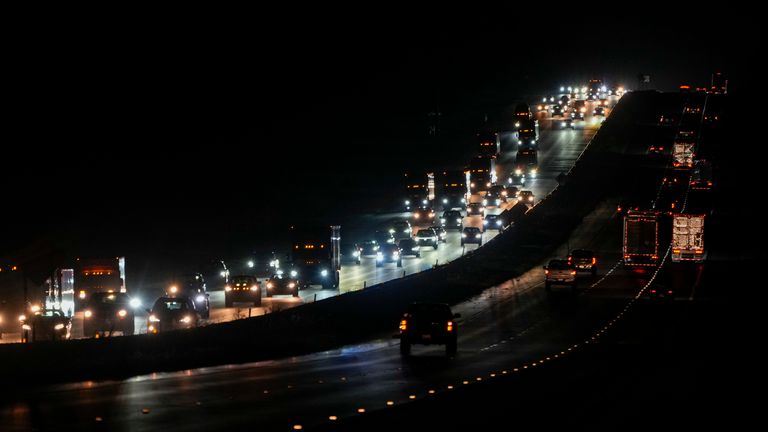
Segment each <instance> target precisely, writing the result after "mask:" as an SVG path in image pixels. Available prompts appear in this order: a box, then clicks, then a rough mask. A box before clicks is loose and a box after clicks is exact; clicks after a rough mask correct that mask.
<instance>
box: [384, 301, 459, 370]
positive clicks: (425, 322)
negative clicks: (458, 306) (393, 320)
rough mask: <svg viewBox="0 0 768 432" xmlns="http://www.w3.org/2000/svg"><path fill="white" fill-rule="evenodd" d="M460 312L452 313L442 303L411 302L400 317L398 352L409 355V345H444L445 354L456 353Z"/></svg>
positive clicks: (453, 354) (451, 354) (450, 355)
mask: <svg viewBox="0 0 768 432" xmlns="http://www.w3.org/2000/svg"><path fill="white" fill-rule="evenodd" d="M457 318H461V314H458V313H453V312H452V311H451V308H450V307H449V306H448V305H447V304H444V303H412V304H411V305H409V306H408V309H406V311H405V313H404V314H403V316H402V318H401V319H400V333H399V335H398V336H399V338H400V354H402V355H403V356H409V355H411V347H412V346H413V345H415V344H421V345H445V354H446V355H447V356H449V357H452V356H455V355H456V349H457V342H458V336H457V327H458V326H457V324H456V321H455V320H456V319H457Z"/></svg>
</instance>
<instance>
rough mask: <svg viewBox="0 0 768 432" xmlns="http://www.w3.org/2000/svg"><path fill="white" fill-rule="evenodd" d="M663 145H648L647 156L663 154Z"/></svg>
mask: <svg viewBox="0 0 768 432" xmlns="http://www.w3.org/2000/svg"><path fill="white" fill-rule="evenodd" d="M664 148H665V147H664V144H653V143H652V144H648V154H663V153H664Z"/></svg>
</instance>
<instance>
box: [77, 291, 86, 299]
mask: <svg viewBox="0 0 768 432" xmlns="http://www.w3.org/2000/svg"><path fill="white" fill-rule="evenodd" d="M77 296H78V297H80V298H81V299H84V298H85V291H83V290H80V292H79V293H78V294H77Z"/></svg>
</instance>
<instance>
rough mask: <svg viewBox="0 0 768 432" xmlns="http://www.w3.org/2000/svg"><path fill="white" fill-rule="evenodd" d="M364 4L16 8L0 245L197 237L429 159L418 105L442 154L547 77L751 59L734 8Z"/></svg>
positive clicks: (683, 74)
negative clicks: (35, 11)
mask: <svg viewBox="0 0 768 432" xmlns="http://www.w3.org/2000/svg"><path fill="white" fill-rule="evenodd" d="M379 7H380V8H381V9H376V8H371V9H368V10H362V9H361V10H356V11H355V10H349V9H346V8H344V9H333V8H329V7H328V6H326V5H322V6H316V7H315V9H314V10H309V9H306V8H304V7H301V8H300V7H298V6H296V8H291V10H283V11H276V10H263V11H248V12H244V11H240V12H238V11H230V12H229V14H220V13H216V14H214V13H210V11H206V10H199V11H194V12H190V11H184V13H182V12H181V11H177V10H174V11H171V12H165V11H163V13H160V12H159V11H152V12H151V13H146V14H144V13H136V14H135V15H134V14H133V13H132V14H125V13H105V14H104V16H103V17H102V18H103V19H102V20H101V21H99V22H98V24H95V21H93V20H92V19H85V18H80V19H73V20H59V19H56V17H48V18H47V19H42V18H40V19H38V18H39V17H36V16H32V17H28V21H27V20H25V21H24V25H22V26H21V27H22V29H23V30H21V31H19V32H18V33H16V34H14V37H13V38H12V41H11V43H10V45H11V49H10V52H9V53H8V55H7V61H5V62H4V63H5V65H6V67H5V69H6V73H7V74H6V78H5V81H6V92H4V93H6V97H5V98H4V99H5V102H6V104H5V105H6V107H7V108H9V111H10V112H9V115H8V117H7V118H6V121H5V122H4V124H5V125H6V128H4V129H5V130H4V135H5V137H4V139H3V144H2V153H3V156H2V159H1V162H0V163H1V164H2V169H1V170H0V181H2V190H3V191H4V198H3V210H4V214H3V216H2V217H3V219H4V220H3V222H4V223H3V224H2V228H0V238H2V241H0V247H3V248H4V250H0V256H2V255H3V254H4V253H6V252H7V251H9V250H12V245H17V244H20V243H24V242H25V241H27V240H28V239H30V238H34V237H43V238H48V237H49V236H50V235H51V234H52V233H53V234H57V235H58V234H61V233H64V232H66V233H67V235H69V236H70V238H71V237H78V238H83V237H89V238H95V239H103V238H109V236H110V235H112V234H110V233H111V232H113V230H118V231H120V233H121V235H122V236H124V237H126V238H135V234H136V233H141V234H142V235H154V234H153V233H157V232H166V231H167V229H172V228H176V229H178V230H179V231H180V232H179V233H177V234H178V235H185V233H188V232H190V230H192V231H197V233H198V234H199V235H202V236H204V235H205V232H206V231H207V230H210V228H208V227H207V226H208V225H206V224H203V223H201V221H207V222H210V225H216V226H221V223H222V221H225V220H228V218H227V217H226V215H227V214H228V213H229V212H234V213H238V214H242V213H244V212H249V213H250V214H254V215H259V217H261V218H262V219H263V220H264V221H267V222H269V221H270V218H269V216H268V215H269V214H270V212H271V211H272V210H273V209H274V210H275V211H277V210H276V209H277V207H282V206H283V204H285V202H286V201H287V200H288V198H289V197H293V196H304V197H314V198H316V201H318V202H319V201H322V202H324V203H325V204H326V205H327V207H328V208H334V207H335V206H336V204H335V202H334V199H335V198H334V196H335V194H334V192H335V191H336V190H337V189H338V188H347V189H348V190H352V191H355V192H356V191H358V190H359V189H360V188H361V187H364V186H365V185H366V184H371V185H374V184H376V182H377V181H380V182H383V181H385V180H383V179H386V178H388V177H387V174H388V173H399V172H400V171H402V170H403V169H404V168H405V167H409V166H423V165H424V164H429V163H430V160H431V158H432V157H433V156H434V155H435V151H436V148H435V146H434V144H429V143H427V142H426V141H427V138H426V136H425V134H424V131H425V130H426V113H428V112H429V111H430V110H432V109H434V107H435V106H437V105H439V106H440V109H441V111H443V112H444V113H445V116H446V117H447V118H452V119H454V120H455V124H456V129H455V133H453V134H452V135H450V134H449V135H450V136H446V137H445V142H444V143H443V145H445V146H446V148H445V151H447V152H451V151H457V152H458V151H459V150H457V148H458V147H457V146H462V145H463V144H464V143H463V142H462V140H463V139H465V134H466V133H467V131H471V130H473V129H474V128H477V127H479V124H480V118H481V117H482V113H483V112H488V111H493V110H495V109H498V108H499V107H501V106H503V105H504V104H508V103H510V102H511V101H514V100H516V99H518V98H525V97H527V96H533V95H538V94H541V93H542V92H549V91H550V89H553V88H554V87H555V86H558V85H559V84H561V83H564V82H567V81H566V80H573V79H579V80H586V79H588V78H591V77H600V78H603V79H604V80H606V81H608V82H611V81H614V80H621V81H623V82H625V83H626V84H627V85H628V86H629V87H632V86H633V85H634V82H633V80H634V79H635V77H636V75H637V74H638V73H640V72H643V73H649V74H651V76H652V79H653V86H654V87H655V88H659V89H665V90H666V89H672V88H674V87H675V86H676V85H677V84H679V83H680V82H682V81H690V82H694V83H698V82H701V83H705V81H706V80H707V78H708V76H709V73H710V71H712V70H713V69H724V70H725V71H726V72H730V73H731V75H730V76H731V77H732V78H731V81H732V88H734V89H737V88H738V87H739V79H738V78H739V74H741V73H743V72H744V71H745V70H747V69H748V68H747V66H748V65H749V64H750V62H751V58H752V57H753V55H757V54H758V51H756V50H755V51H752V47H754V46H756V43H755V41H756V40H757V35H758V33H759V31H758V30H757V28H756V27H755V26H753V25H752V23H753V22H754V21H753V20H752V19H751V18H747V17H740V16H738V14H736V15H729V14H728V13H725V14H718V18H719V21H713V19H714V18H715V17H712V16H710V17H703V18H705V19H700V18H696V19H687V20H680V19H672V18H671V17H668V18H666V19H664V20H662V21H660V20H658V19H656V18H654V19H651V18H648V19H646V18H643V17H637V16H632V17H629V18H626V17H625V18H617V17H608V16H601V17H594V19H593V20H592V22H589V21H588V20H587V19H586V18H583V19H576V18H568V17H567V15H569V14H567V13H564V14H557V13H550V12H548V11H547V12H546V13H543V12H541V11H525V10H518V9H512V8H510V9H504V10H493V11H491V10H484V11H476V10H467V9H461V10H455V11H450V12H445V11H442V12H440V11H435V10H429V11H425V10H419V11H417V10H412V9H407V10H403V9H397V10H395V9H385V6H384V5H381V6H379ZM390 7H391V6H390ZM570 9H572V8H569V10H570ZM588 9H589V8H587V7H586V6H585V7H584V10H585V12H586V11H587V10H588ZM299 11H300V12H299ZM84 12H85V11H84ZM582 15H584V16H586V13H585V14H582ZM83 16H84V17H85V16H90V15H83ZM649 16H651V15H650V14H649ZM451 146H453V147H451ZM414 149H417V150H414ZM418 149H421V150H422V151H418ZM438 151H442V150H439V149H438ZM403 155H407V157H404V156H403ZM350 179H352V180H350ZM366 182H369V183H366ZM378 186H379V187H380V186H381V185H378ZM372 187H373V186H372ZM329 189H330V191H329ZM341 195H343V194H341ZM320 196H322V199H321V200H319V199H317V197H320ZM301 211H303V210H299V212H301ZM235 225H237V223H233V226H232V227H230V228H231V230H232V231H233V232H238V229H239V228H238V227H237V226H235ZM94 227H98V228H94ZM179 227H183V228H179ZM94 232H98V233H99V234H98V235H96V234H94ZM84 233H87V234H88V235H83V234H84Z"/></svg>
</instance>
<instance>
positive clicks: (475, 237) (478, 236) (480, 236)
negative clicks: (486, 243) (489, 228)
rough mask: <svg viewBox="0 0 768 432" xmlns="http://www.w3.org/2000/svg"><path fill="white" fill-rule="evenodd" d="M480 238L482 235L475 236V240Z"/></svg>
mask: <svg viewBox="0 0 768 432" xmlns="http://www.w3.org/2000/svg"><path fill="white" fill-rule="evenodd" d="M482 236H483V235H482V234H475V238H476V239H478V238H480V237H482Z"/></svg>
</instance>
